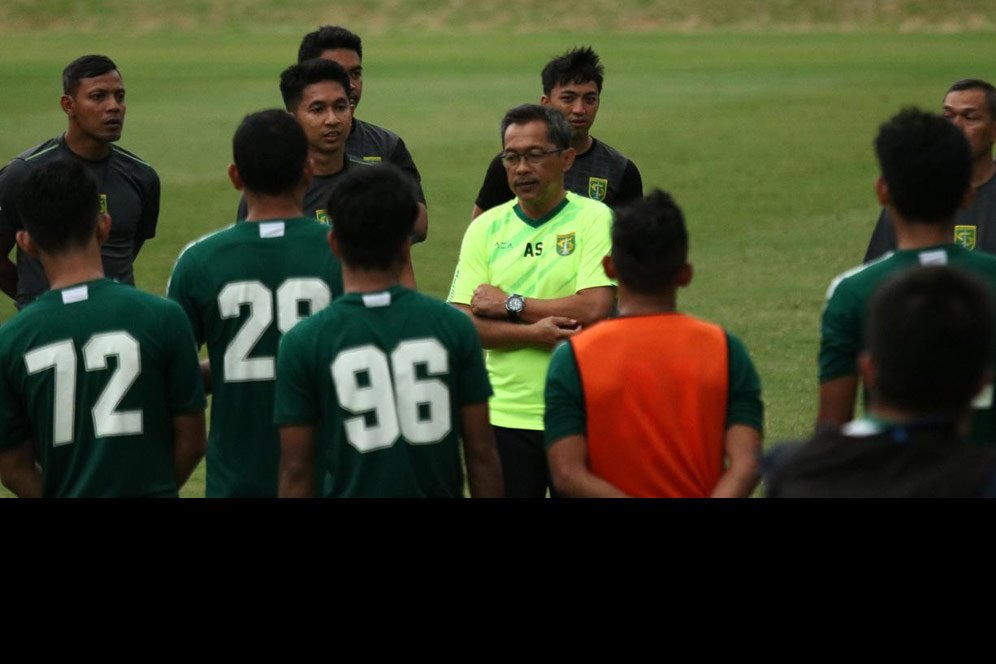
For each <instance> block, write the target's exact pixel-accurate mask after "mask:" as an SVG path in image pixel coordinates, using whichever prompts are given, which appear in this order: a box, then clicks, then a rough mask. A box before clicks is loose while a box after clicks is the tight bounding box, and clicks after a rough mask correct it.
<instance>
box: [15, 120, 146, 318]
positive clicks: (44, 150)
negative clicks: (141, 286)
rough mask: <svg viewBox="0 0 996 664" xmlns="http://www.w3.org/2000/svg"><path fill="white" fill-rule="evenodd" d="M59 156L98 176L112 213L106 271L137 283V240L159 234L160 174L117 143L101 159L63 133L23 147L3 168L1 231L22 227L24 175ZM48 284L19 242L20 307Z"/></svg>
mask: <svg viewBox="0 0 996 664" xmlns="http://www.w3.org/2000/svg"><path fill="white" fill-rule="evenodd" d="M57 159H75V160H77V161H79V162H80V163H82V164H83V166H84V167H85V168H86V170H87V172H88V173H89V174H90V175H91V176H92V177H93V179H94V180H96V182H97V191H98V192H99V193H100V194H101V195H102V196H104V197H106V204H107V211H108V212H109V213H110V215H111V236H110V237H109V238H108V240H107V242H106V243H104V246H103V247H101V254H102V256H103V259H104V274H105V275H106V276H107V277H110V278H111V279H116V280H118V281H120V282H123V283H126V284H134V283H135V273H134V271H133V269H132V262H133V260H134V255H135V245H136V243H138V242H143V241H145V240H148V239H149V238H152V237H154V236H155V234H156V223H157V222H158V221H159V176H158V175H157V174H156V171H155V170H154V169H153V168H152V167H151V166H149V165H148V164H147V163H145V162H144V161H142V160H141V159H139V158H138V157H136V156H135V155H133V154H132V153H130V152H128V151H127V150H123V149H122V148H119V147H118V146H116V145H112V146H111V154H110V155H109V156H108V157H107V158H105V159H100V160H98V161H90V160H88V159H83V158H82V157H80V156H79V155H77V154H76V153H75V152H73V151H72V150H70V149H69V146H67V145H66V141H65V139H64V137H62V136H59V137H57V138H53V139H51V140H48V141H45V142H44V143H42V144H41V145H36V146H35V147H33V148H31V149H30V150H26V151H25V152H22V153H21V154H19V155H18V156H16V157H14V159H13V160H11V162H10V163H9V164H7V166H5V167H4V168H3V169H2V170H0V233H9V234H14V233H16V232H17V231H19V230H21V229H22V228H23V225H22V223H21V219H20V216H19V215H18V213H17V210H16V209H15V207H14V201H15V194H16V192H17V190H18V189H19V188H20V186H21V182H23V181H24V178H26V177H27V176H28V174H29V173H31V172H32V170H33V169H35V168H38V167H39V166H42V165H44V164H47V163H50V162H52V161H55V160H57ZM46 290H48V279H46V278H45V271H44V270H43V269H42V266H41V263H40V262H39V261H38V260H37V259H35V258H32V257H31V256H29V255H27V254H25V253H24V252H22V251H21V248H20V247H18V248H17V300H16V303H17V307H18V308H19V309H20V308H22V307H24V305H26V304H28V303H29V302H31V301H33V300H34V299H35V298H37V297H38V296H39V295H41V294H42V293H43V292H45V291H46Z"/></svg>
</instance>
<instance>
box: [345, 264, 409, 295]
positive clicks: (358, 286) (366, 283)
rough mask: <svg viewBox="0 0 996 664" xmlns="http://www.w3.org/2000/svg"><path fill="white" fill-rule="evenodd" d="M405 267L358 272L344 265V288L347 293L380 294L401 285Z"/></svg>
mask: <svg viewBox="0 0 996 664" xmlns="http://www.w3.org/2000/svg"><path fill="white" fill-rule="evenodd" d="M403 267H404V266H403V265H395V266H394V267H393V268H389V269H387V270H358V269H356V268H351V267H349V266H348V265H346V264H345V263H343V264H342V287H343V290H345V291H346V292H347V293H379V292H381V291H386V290H388V289H389V288H391V287H392V286H397V285H398V284H400V283H401V272H402V268H403Z"/></svg>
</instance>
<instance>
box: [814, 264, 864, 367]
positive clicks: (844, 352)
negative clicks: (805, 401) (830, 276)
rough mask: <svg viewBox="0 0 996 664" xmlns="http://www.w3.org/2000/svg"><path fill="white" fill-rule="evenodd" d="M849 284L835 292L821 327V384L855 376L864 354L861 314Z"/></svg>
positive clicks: (841, 284) (843, 284)
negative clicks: (862, 351)
mask: <svg viewBox="0 0 996 664" xmlns="http://www.w3.org/2000/svg"><path fill="white" fill-rule="evenodd" d="M858 308H859V307H858V305H857V303H856V302H855V301H854V298H853V297H851V296H850V294H849V293H848V289H847V285H846V282H841V283H840V284H838V285H837V287H836V288H834V289H833V292H832V293H831V294H830V297H829V298H828V299H827V303H826V306H825V307H824V308H823V319H822V323H821V325H820V382H821V383H825V382H826V381H828V380H833V379H834V378H840V377H842V376H856V375H857V373H858V365H857V357H858V353H859V352H860V351H861V348H860V343H861V342H860V338H861V324H862V321H861V314H862V312H860V311H858Z"/></svg>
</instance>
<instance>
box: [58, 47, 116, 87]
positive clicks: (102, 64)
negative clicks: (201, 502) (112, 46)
mask: <svg viewBox="0 0 996 664" xmlns="http://www.w3.org/2000/svg"><path fill="white" fill-rule="evenodd" d="M115 70H116V71H117V72H118V74H119V75H120V74H121V70H120V69H118V66H117V65H116V64H114V61H113V60H111V59H110V58H109V57H107V56H106V55H84V56H82V57H79V58H76V59H75V60H73V61H72V62H70V63H69V64H68V65H66V68H65V69H63V70H62V92H63V93H64V94H67V95H74V94H76V90H77V88H79V87H80V80H81V79H84V78H93V77H94V76H101V75H103V74H106V73H107V72H109V71H115Z"/></svg>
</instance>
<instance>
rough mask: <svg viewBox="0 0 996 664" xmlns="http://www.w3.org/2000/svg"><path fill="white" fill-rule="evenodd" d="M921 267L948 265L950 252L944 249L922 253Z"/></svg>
mask: <svg viewBox="0 0 996 664" xmlns="http://www.w3.org/2000/svg"><path fill="white" fill-rule="evenodd" d="M919 257H920V265H947V264H948V252H946V251H944V250H943V249H932V250H930V251H921V252H920V256H919Z"/></svg>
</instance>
